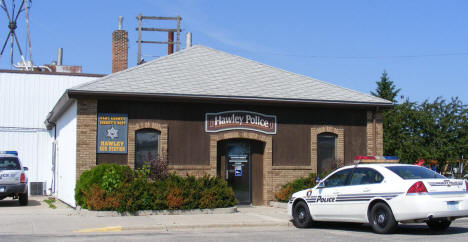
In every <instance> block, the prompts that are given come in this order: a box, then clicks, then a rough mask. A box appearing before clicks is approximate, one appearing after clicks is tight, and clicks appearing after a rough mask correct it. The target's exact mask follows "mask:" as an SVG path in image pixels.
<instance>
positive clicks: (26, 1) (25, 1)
mask: <svg viewBox="0 0 468 242" xmlns="http://www.w3.org/2000/svg"><path fill="white" fill-rule="evenodd" d="M19 1H20V2H21V3H19V8H16V5H17V2H16V0H11V3H10V6H9V7H10V10H9V9H8V6H7V4H6V3H5V0H1V8H2V9H3V11H4V12H5V13H6V16H7V18H8V21H9V24H8V28H9V29H10V32H8V35H7V37H6V39H5V42H4V44H3V46H2V51H1V52H0V58H1V57H2V56H3V52H4V51H5V48H6V46H7V44H8V40H10V64H11V65H12V66H15V67H18V68H24V69H26V70H29V69H31V70H32V68H33V64H32V54H31V38H30V34H29V14H28V11H29V10H30V8H31V3H32V1H31V0H19ZM22 12H25V19H26V28H27V38H28V48H29V62H26V59H25V58H24V55H23V51H22V50H21V46H20V44H19V41H18V36H17V35H16V32H15V31H16V28H17V27H18V25H17V21H18V17H19V16H20V14H21V13H22ZM15 44H16V47H17V49H18V52H19V54H20V57H21V62H20V63H19V64H18V65H13V51H14V46H15Z"/></svg>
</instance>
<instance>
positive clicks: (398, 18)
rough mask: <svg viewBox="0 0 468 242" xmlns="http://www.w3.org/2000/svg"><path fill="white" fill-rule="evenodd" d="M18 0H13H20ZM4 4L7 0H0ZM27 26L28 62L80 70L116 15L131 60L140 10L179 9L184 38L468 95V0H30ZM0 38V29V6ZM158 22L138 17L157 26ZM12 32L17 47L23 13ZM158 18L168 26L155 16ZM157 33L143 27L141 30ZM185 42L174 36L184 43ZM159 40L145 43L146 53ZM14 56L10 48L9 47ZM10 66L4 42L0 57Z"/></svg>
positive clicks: (282, 61) (105, 57) (305, 69)
mask: <svg viewBox="0 0 468 242" xmlns="http://www.w3.org/2000/svg"><path fill="white" fill-rule="evenodd" d="M19 1H20V0H16V2H19ZM6 2H7V4H9V3H10V2H11V0H6ZM32 2H33V3H32V8H31V11H30V28H31V39H32V54H33V60H34V62H35V64H38V65H41V64H48V63H51V62H52V61H54V60H56V56H57V54H56V53H57V48H59V47H62V48H64V64H65V65H82V66H83V71H84V72H85V73H103V74H107V73H110V71H111V51H112V48H111V35H112V31H113V30H115V29H116V28H117V18H118V16H124V18H125V19H124V29H126V30H128V31H129V38H130V48H129V64H130V66H134V65H135V64H136V51H137V45H136V40H137V32H136V30H135V27H136V26H137V21H136V16H137V15H138V14H139V13H142V14H143V15H147V16H176V15H180V16H182V18H183V20H182V28H183V30H184V32H183V34H182V36H185V31H190V32H192V33H193V43H194V44H202V45H205V46H208V47H212V48H215V49H219V50H222V51H226V52H229V53H232V54H235V55H239V56H243V57H246V58H249V59H252V60H255V61H259V62H262V63H265V64H268V65H271V66H274V67H278V68H281V69H285V70H288V71H292V72H296V73H299V74H303V75H307V76H310V77H314V78H317V79H320V80H323V81H326V82H330V83H334V84H337V85H340V86H343V87H346V88H350V89H354V90H358V91H361V92H366V93H369V92H370V91H371V90H374V89H375V87H376V84H375V82H376V81H377V80H379V77H380V75H381V73H382V71H383V70H386V71H387V72H388V73H389V75H390V78H391V80H393V81H394V82H395V84H396V86H397V87H398V88H401V89H402V91H401V95H404V96H405V97H409V98H410V100H412V101H418V102H421V101H423V100H425V99H429V100H433V99H434V98H435V97H437V96H442V97H443V98H446V99H450V98H451V97H455V96H458V97H460V99H461V100H462V101H463V102H464V103H465V104H468V95H467V94H466V92H467V90H468V31H467V26H468V14H467V13H468V1H463V0H459V1H455V0H448V1H431V0H425V1H416V0H413V1H407V0H392V1H390V0H367V1H364V0H354V1H349V0H348V1H345V0H342V1H334V0H328V1H313V0H309V1H273V0H270V1H266V0H258V1H248V0H237V1H219V0H218V1H215V0H212V1H209V0H200V1H194V0H193V1H189V0H158V1H156V0H153V1H151V0H135V1H128V0H100V1H90V0H82V1H63V0H61V1H59V0H47V1H38V0H33V1H32ZM2 23H3V26H4V27H2V28H0V40H1V42H2V43H3V41H4V39H5V38H6V35H7V33H8V28H7V24H8V23H7V20H6V17H5V14H4V12H2V16H1V17H0V26H2V25H1V24H2ZM157 24H158V22H153V23H151V22H147V23H144V25H145V26H147V27H157ZM18 25H19V27H18V30H17V31H18V36H19V40H20V44H21V46H22V48H23V51H25V49H26V39H25V35H24V33H25V29H26V28H25V25H24V18H22V17H20V19H19V23H18ZM159 26H160V27H169V25H167V23H166V24H160V25H159ZM166 38H167V36H166V35H164V34H159V35H158V34H149V33H144V34H143V39H144V40H161V41H164V40H165V39H166ZM184 45H185V44H184V42H183V44H182V46H184ZM166 53H167V47H165V46H148V45H144V47H143V55H144V58H145V59H146V60H150V59H154V58H156V57H157V56H163V55H165V54H166ZM15 60H16V61H19V58H17V57H16V59H15ZM0 68H1V69H10V66H9V47H7V50H6V51H5V53H4V55H3V56H2V58H1V59H0Z"/></svg>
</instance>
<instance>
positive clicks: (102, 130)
mask: <svg viewBox="0 0 468 242" xmlns="http://www.w3.org/2000/svg"><path fill="white" fill-rule="evenodd" d="M97 122H98V123H97V144H96V150H97V153H108V154H126V153H127V133H128V115H127V114H120V113H99V114H98V120H97Z"/></svg>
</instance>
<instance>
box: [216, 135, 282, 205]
mask: <svg viewBox="0 0 468 242" xmlns="http://www.w3.org/2000/svg"><path fill="white" fill-rule="evenodd" d="M236 138H239V139H248V140H253V141H259V142H261V143H262V146H261V147H259V150H261V152H262V155H261V157H258V159H259V162H260V164H258V165H259V166H261V168H262V180H263V181H261V184H259V187H261V188H259V189H260V191H254V190H255V189H254V188H253V187H252V191H253V192H259V193H260V195H261V199H259V200H258V201H257V200H254V196H252V199H253V200H254V201H253V204H254V205H267V203H268V201H271V200H273V174H272V173H273V172H272V164H273V162H272V146H273V145H272V144H273V142H272V136H271V135H265V134H259V133H256V132H252V131H228V132H220V133H215V134H210V169H211V173H212V174H214V175H216V174H218V175H220V174H219V172H218V171H220V170H221V169H222V167H218V158H219V157H218V142H219V141H222V140H227V139H236ZM253 169H254V168H252V171H253ZM252 184H253V183H252Z"/></svg>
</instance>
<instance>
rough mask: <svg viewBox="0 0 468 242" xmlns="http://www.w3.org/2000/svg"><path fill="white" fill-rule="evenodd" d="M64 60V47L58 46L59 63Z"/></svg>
mask: <svg viewBox="0 0 468 242" xmlns="http://www.w3.org/2000/svg"><path fill="white" fill-rule="evenodd" d="M62 60H63V48H58V50H57V65H58V66H61V65H62Z"/></svg>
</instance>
